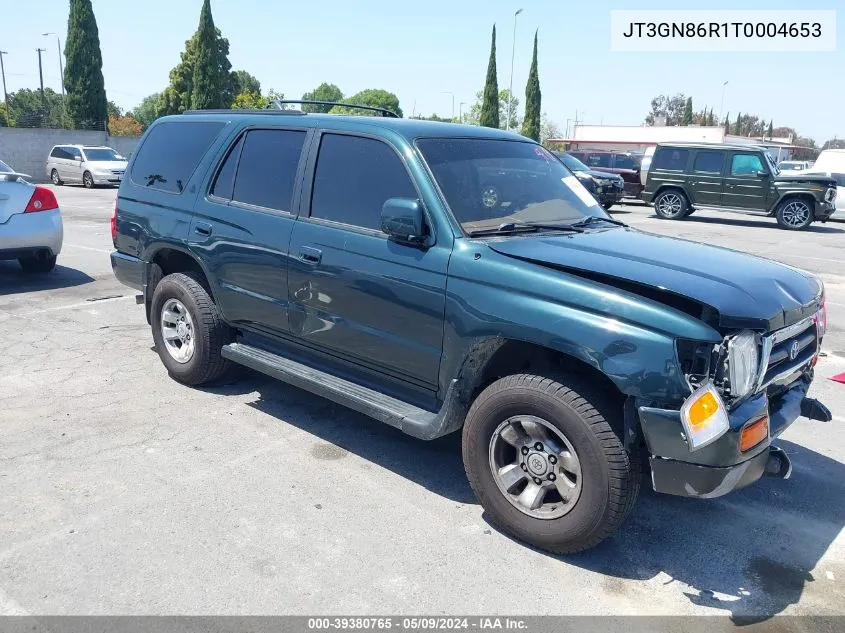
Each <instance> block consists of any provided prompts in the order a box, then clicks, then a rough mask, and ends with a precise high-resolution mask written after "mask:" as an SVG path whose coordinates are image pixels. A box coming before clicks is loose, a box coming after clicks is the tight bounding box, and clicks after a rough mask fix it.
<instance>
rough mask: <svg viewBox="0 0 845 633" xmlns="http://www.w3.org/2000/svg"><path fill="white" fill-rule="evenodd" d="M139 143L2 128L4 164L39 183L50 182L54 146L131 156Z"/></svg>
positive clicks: (101, 134)
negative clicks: (99, 148)
mask: <svg viewBox="0 0 845 633" xmlns="http://www.w3.org/2000/svg"><path fill="white" fill-rule="evenodd" d="M139 140H140V139H138V138H130V137H126V136H109V135H108V134H106V133H105V132H91V131H86V130H50V129H45V128H16V127H0V160H2V161H3V162H4V163H7V164H8V165H9V166H10V167H11V168H12V169H14V170H15V171H17V172H20V173H24V174H29V175H30V176H32V179H33V180H34V181H35V182H47V181H48V180H49V176H48V175H47V173H46V172H45V164H46V162H47V155H48V154H49V153H50V150H51V149H52V148H53V146H54V145H106V146H108V147H112V148H114V149H115V150H116V151H117V152H118V153H120V154H121V155H123V156H128V155H129V154H130V153H131V152H132V151H134V149H135V146H136V145H137V144H138V141H139Z"/></svg>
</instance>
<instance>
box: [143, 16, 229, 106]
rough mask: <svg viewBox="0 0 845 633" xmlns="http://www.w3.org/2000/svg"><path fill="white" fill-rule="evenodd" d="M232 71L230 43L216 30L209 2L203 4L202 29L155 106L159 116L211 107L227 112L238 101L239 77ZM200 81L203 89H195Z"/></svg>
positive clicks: (187, 45) (191, 43)
mask: <svg viewBox="0 0 845 633" xmlns="http://www.w3.org/2000/svg"><path fill="white" fill-rule="evenodd" d="M201 40H202V41H201ZM231 68H232V64H231V63H230V62H229V40H227V39H226V38H225V37H223V35H222V34H221V32H220V29H218V28H217V27H215V26H214V20H213V18H212V15H211V7H210V5H209V0H204V2H203V6H202V11H201V12H200V25H199V28H197V31H196V33H194V35H193V36H192V37H191V39H189V40H188V41H187V42H185V50H184V51H183V52H182V54H181V61H180V62H179V64H177V65H176V66H175V67H174V68H173V70H171V71H170V85H168V86H167V88H165V90H164V91H163V92H162V93H161V96H160V97H159V99H158V102H157V103H156V115H157V116H164V115H167V114H180V113H182V112H185V111H186V110H193V109H199V108H208V107H222V108H228V107H229V106H230V105H231V103H232V102H233V101H234V99H235V82H236V79H235V76H236V73H232V72H230V70H231ZM198 69H199V70H198ZM197 81H200V84H201V85H197V86H195V83H196V82H197ZM198 98H200V100H199V101H198V100H197V99H198ZM211 104H215V105H211ZM216 104H219V105H216Z"/></svg>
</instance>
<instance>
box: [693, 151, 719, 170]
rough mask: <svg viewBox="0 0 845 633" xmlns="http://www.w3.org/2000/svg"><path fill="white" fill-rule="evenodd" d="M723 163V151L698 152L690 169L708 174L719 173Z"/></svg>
mask: <svg viewBox="0 0 845 633" xmlns="http://www.w3.org/2000/svg"><path fill="white" fill-rule="evenodd" d="M724 164H725V152H698V154H697V155H696V157H695V163H693V166H692V169H693V171H702V172H706V173H708V174H721V173H722V166H723V165H724Z"/></svg>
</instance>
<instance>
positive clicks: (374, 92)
mask: <svg viewBox="0 0 845 633" xmlns="http://www.w3.org/2000/svg"><path fill="white" fill-rule="evenodd" d="M348 101H349V103H350V104H354V105H366V106H371V107H375V108H384V109H386V110H390V111H391V112H395V113H396V114H397V115H398V116H400V117H401V116H402V108H400V107H399V97H397V96H396V95H395V94H393V93H392V92H388V91H387V90H378V89H375V88H369V89H367V90H362V91H361V92H359V93H357V94H354V95H352V96H351V97H349V99H348ZM329 112H331V114H356V115H364V116H379V113H378V112H372V111H369V110H359V109H357V108H348V107H346V106H339V105H338V106H333V107H332V109H331V110H329Z"/></svg>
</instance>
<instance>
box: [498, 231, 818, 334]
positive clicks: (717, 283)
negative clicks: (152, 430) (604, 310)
mask: <svg viewBox="0 0 845 633" xmlns="http://www.w3.org/2000/svg"><path fill="white" fill-rule="evenodd" d="M488 246H489V247H490V248H492V249H493V250H495V251H496V252H498V253H502V254H503V255H507V256H509V257H514V258H518V259H522V260H525V261H530V262H533V263H535V264H539V265H542V266H548V267H551V268H556V269H559V270H563V271H565V272H569V273H572V274H575V275H579V276H582V277H586V278H590V279H595V280H597V281H600V282H602V283H606V284H609V285H615V286H617V287H620V288H622V289H624V290H629V291H631V292H634V293H637V294H640V295H643V296H646V297H649V298H653V299H656V300H658V301H662V302H663V303H666V304H667V305H671V306H673V307H676V308H679V309H682V310H684V311H686V312H688V313H690V314H693V315H694V316H696V317H698V318H701V319H703V320H705V321H709V322H710V324H711V325H713V326H716V327H721V328H722V329H743V328H750V329H757V330H766V331H768V330H775V329H779V328H781V327H784V326H786V325H789V324H791V323H794V322H795V321H798V320H800V319H802V318H804V317H806V316H810V315H812V314H815V312H816V310H817V308H818V300H819V296H820V293H821V288H822V286H821V282H819V281H818V280H817V279H816V278H815V277H813V276H812V275H810V274H808V273H805V272H803V271H800V270H798V269H796V268H792V267H791V266H786V265H784V264H779V263H777V262H774V261H771V260H768V259H764V258H762V257H756V256H754V255H747V254H745V253H740V252H737V251H733V250H729V249H725V248H719V247H716V246H708V245H706V244H699V243H696V242H691V241H687V240H681V239H677V238H673V237H666V236H662V235H654V234H652V233H644V232H642V231H637V230H635V229H621V228H620V229H609V230H599V231H588V232H585V233H578V234H574V235H537V236H529V237H511V238H495V239H492V240H489V241H488ZM678 298H680V301H678V300H677V299H678ZM691 303H692V305H690V304H691ZM694 307H697V308H699V310H698V311H697V312H698V313H697V314H695V312H696V310H694V309H693V308H694Z"/></svg>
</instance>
